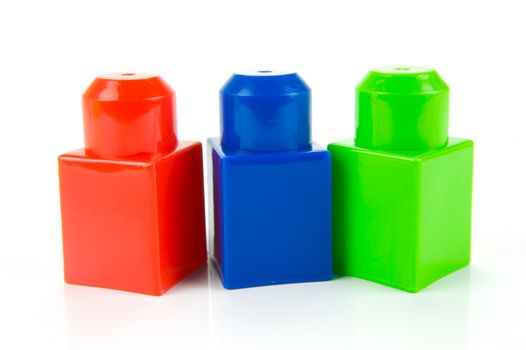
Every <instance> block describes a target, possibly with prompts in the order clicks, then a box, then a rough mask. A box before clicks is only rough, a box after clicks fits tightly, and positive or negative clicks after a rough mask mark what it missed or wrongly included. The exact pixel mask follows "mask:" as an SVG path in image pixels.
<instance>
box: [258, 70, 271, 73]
mask: <svg viewBox="0 0 526 350" xmlns="http://www.w3.org/2000/svg"><path fill="white" fill-rule="evenodd" d="M258 73H272V71H271V70H258Z"/></svg>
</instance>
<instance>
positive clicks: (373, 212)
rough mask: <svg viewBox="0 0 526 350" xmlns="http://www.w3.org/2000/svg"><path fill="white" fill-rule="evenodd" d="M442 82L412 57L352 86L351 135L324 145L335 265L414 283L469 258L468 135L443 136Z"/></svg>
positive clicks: (402, 285)
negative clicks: (330, 186) (405, 64)
mask: <svg viewBox="0 0 526 350" xmlns="http://www.w3.org/2000/svg"><path fill="white" fill-rule="evenodd" d="M377 80H379V81H381V83H382V84H383V85H382V84H380V83H378V82H377ZM375 83H376V84H375ZM418 84H420V88H419V87H418V86H419V85H418ZM448 92H449V91H448V87H447V85H446V84H445V83H444V82H443V81H442V80H441V78H440V77H439V76H438V74H437V73H436V72H435V71H434V70H431V69H425V68H413V67H411V68H404V69H402V70H399V69H397V68H383V69H380V70H376V71H372V72H371V73H369V75H368V76H367V77H366V78H365V80H364V81H363V82H362V83H361V84H360V85H359V86H358V88H357V129H358V130H359V131H358V130H357V137H356V139H355V140H353V139H349V140H345V141H342V142H338V143H333V144H330V145H329V147H328V149H329V151H330V152H331V154H332V162H333V257H334V258H333V259H334V270H335V273H337V274H340V275H351V276H356V277H359V278H363V279H367V280H370V281H374V282H377V283H381V284H384V285H388V286H391V287H395V288H399V289H402V290H406V291H409V292H417V291H419V290H421V289H422V288H424V287H426V286H427V285H429V284H431V283H433V282H434V281H436V280H437V279H439V278H441V277H443V276H445V275H447V274H449V273H451V272H453V271H455V270H458V269H460V268H462V267H464V266H466V265H468V264H469V260H470V241H471V239H470V236H471V193H472V177H473V142H472V141H470V140H463V139H457V138H448V136H447V122H448V115H447V110H448V107H447V103H448ZM360 125H361V126H360ZM422 125H425V127H422ZM360 128H361V129H360ZM404 130H405V134H404V132H403V131H404ZM444 130H445V131H444ZM401 134H402V135H401Z"/></svg>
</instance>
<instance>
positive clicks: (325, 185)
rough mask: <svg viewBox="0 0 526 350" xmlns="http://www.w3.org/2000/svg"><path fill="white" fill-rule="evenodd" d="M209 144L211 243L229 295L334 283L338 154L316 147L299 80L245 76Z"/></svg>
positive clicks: (225, 94)
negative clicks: (333, 231)
mask: <svg viewBox="0 0 526 350" xmlns="http://www.w3.org/2000/svg"><path fill="white" fill-rule="evenodd" d="M221 102H222V103H221V106H222V120H221V123H222V137H221V139H220V138H213V139H209V141H208V157H209V163H210V168H211V170H212V171H211V174H209V175H210V176H211V178H210V180H211V182H212V183H211V185H212V186H211V190H212V191H211V195H212V196H211V200H210V203H211V204H212V208H211V210H210V214H211V225H210V228H211V231H212V233H213V235H214V237H213V239H212V240H211V242H212V244H213V246H212V247H211V250H212V251H213V258H214V262H215V265H216V267H217V269H218V271H219V274H220V275H221V279H222V281H223V285H224V286H225V288H228V289H234V288H245V287H254V286H262V285H270V284H281V283H294V282H312V281H324V280H329V279H331V278H332V234H331V229H332V218H331V216H332V212H331V205H332V203H331V192H332V189H331V176H332V174H331V158H330V153H329V152H328V151H326V150H324V149H321V148H320V147H319V146H318V145H315V144H314V145H313V144H311V141H310V89H309V88H308V86H307V85H306V84H305V83H304V82H303V80H301V78H299V76H298V75H297V74H294V73H292V74H276V73H274V72H270V73H254V74H246V75H245V74H236V75H234V76H233V77H232V78H231V79H230V81H229V82H227V84H226V85H225V87H224V88H223V90H222V91H221Z"/></svg>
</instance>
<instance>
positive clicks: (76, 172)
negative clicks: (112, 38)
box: [59, 73, 207, 295]
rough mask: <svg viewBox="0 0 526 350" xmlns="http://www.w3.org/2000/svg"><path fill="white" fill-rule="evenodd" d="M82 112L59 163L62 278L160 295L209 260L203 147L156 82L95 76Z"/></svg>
mask: <svg viewBox="0 0 526 350" xmlns="http://www.w3.org/2000/svg"><path fill="white" fill-rule="evenodd" d="M83 110H84V134H85V138H84V139H85V148H83V149H80V150H77V151H74V152H70V153H66V154H63V155H61V156H60V157H59V174H60V197H61V205H62V228H63V244H64V274H65V280H66V282H68V283H72V284H80V285H87V286H95V287H104V288H113V289H120V290H125V291H130V292H137V293H144V294H150V295H160V294H162V293H164V292H165V291H166V290H168V289H169V288H170V287H172V286H173V285H174V284H175V283H176V282H178V281H179V280H180V279H182V278H183V277H185V276H186V275H188V274H189V273H191V272H192V271H194V270H195V269H197V268H198V267H199V266H201V265H203V264H204V263H205V262H206V260H207V256H206V242H205V241H206V238H205V218H204V198H203V197H204V195H203V171H202V148H201V144H200V143H199V142H188V141H178V140H177V138H176V134H175V122H176V120H175V95H174V92H173V91H172V89H171V88H170V87H169V86H168V85H167V84H166V83H165V82H164V81H163V80H162V79H161V78H160V77H159V76H157V75H150V74H133V73H130V74H110V75H103V76H100V77H98V78H97V79H95V80H94V81H93V83H92V84H91V85H90V86H89V87H88V89H87V90H86V92H85V93H84V95H83Z"/></svg>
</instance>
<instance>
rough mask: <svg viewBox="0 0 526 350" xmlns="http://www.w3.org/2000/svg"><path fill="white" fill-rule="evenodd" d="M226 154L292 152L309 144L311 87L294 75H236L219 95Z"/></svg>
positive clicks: (273, 72) (258, 73)
mask: <svg viewBox="0 0 526 350" xmlns="http://www.w3.org/2000/svg"><path fill="white" fill-rule="evenodd" d="M220 99H221V145H222V147H223V148H224V149H225V150H227V151H256V152H273V151H293V150H301V149H307V148H308V147H310V145H311V133H310V124H311V121H310V120H311V117H310V113H311V112H310V88H309V87H308V86H307V84H306V83H305V82H304V81H303V80H302V79H301V78H300V76H299V75H298V74H296V73H289V72H277V71H271V70H261V71H255V72H247V73H236V74H234V75H233V76H232V77H231V78H230V80H228V81H227V82H226V84H225V85H224V86H223V88H222V89H221V92H220Z"/></svg>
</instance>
